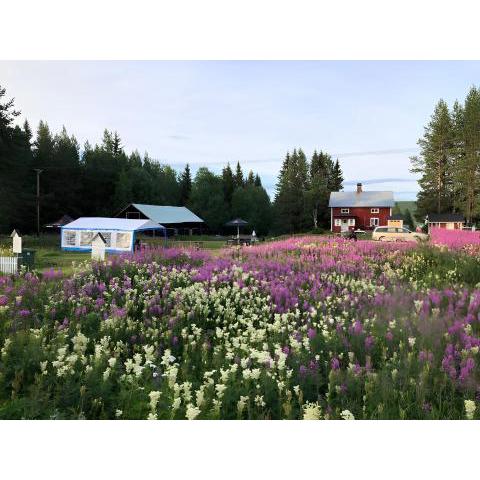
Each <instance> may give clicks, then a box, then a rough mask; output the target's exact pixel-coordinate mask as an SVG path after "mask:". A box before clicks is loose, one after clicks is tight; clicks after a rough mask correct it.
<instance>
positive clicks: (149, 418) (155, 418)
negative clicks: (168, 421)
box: [147, 412, 158, 420]
mask: <svg viewBox="0 0 480 480" xmlns="http://www.w3.org/2000/svg"><path fill="white" fill-rule="evenodd" d="M157 419H158V417H157V414H156V413H152V412H150V413H149V414H148V417H147V420H157Z"/></svg>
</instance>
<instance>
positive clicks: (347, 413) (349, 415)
mask: <svg viewBox="0 0 480 480" xmlns="http://www.w3.org/2000/svg"><path fill="white" fill-rule="evenodd" d="M340 416H341V417H342V418H343V419H344V420H355V417H354V416H353V413H352V412H351V411H350V410H343V411H342V413H340Z"/></svg>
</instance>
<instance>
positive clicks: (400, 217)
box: [388, 213, 405, 220]
mask: <svg viewBox="0 0 480 480" xmlns="http://www.w3.org/2000/svg"><path fill="white" fill-rule="evenodd" d="M388 220H405V218H404V217H403V215H402V214H401V213H395V214H394V215H390V216H389V217H388Z"/></svg>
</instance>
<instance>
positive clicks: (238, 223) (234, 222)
mask: <svg viewBox="0 0 480 480" xmlns="http://www.w3.org/2000/svg"><path fill="white" fill-rule="evenodd" d="M225 225H226V226H227V227H242V226H244V225H248V222H247V221H245V220H243V219H242V218H235V219H234V220H230V221H229V222H227V223H226V224H225Z"/></svg>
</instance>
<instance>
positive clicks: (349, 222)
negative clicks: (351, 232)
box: [348, 218, 355, 227]
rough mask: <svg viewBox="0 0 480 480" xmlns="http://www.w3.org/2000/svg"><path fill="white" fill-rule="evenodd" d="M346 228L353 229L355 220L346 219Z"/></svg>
mask: <svg viewBox="0 0 480 480" xmlns="http://www.w3.org/2000/svg"><path fill="white" fill-rule="evenodd" d="M348 226H349V227H354V226H355V219H354V218H349V219H348Z"/></svg>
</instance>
